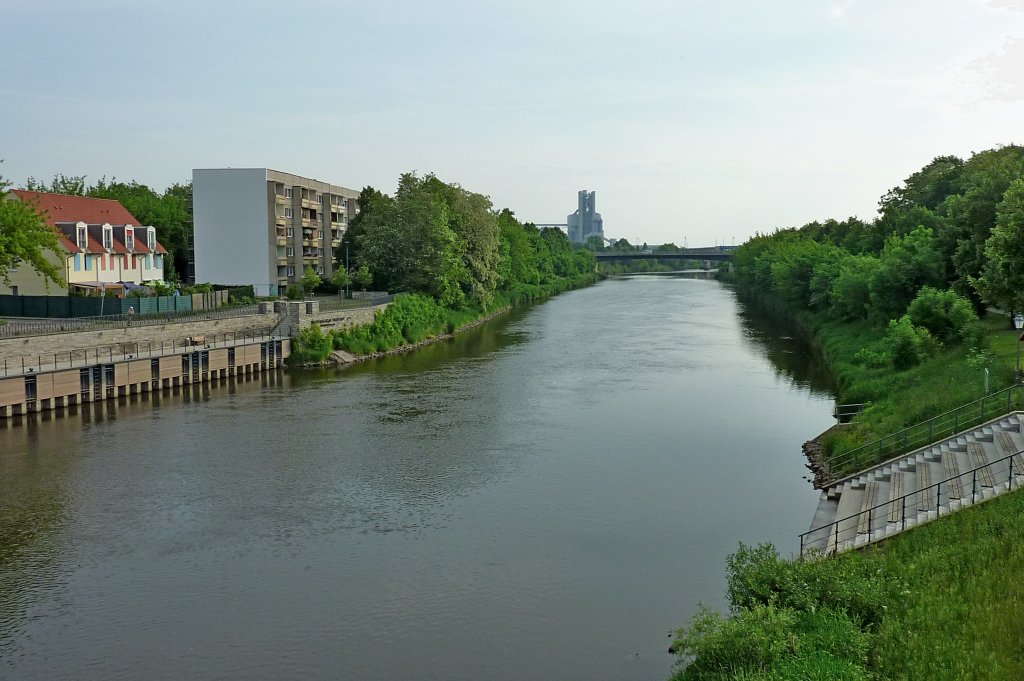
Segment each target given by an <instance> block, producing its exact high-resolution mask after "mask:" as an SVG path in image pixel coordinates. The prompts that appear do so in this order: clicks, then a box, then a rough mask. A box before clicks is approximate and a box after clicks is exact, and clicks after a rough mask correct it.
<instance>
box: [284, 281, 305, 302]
mask: <svg viewBox="0 0 1024 681" xmlns="http://www.w3.org/2000/svg"><path fill="white" fill-rule="evenodd" d="M284 297H285V298H287V299H288V300H302V287H301V286H299V285H298V284H288V288H286V289H285V290H284Z"/></svg>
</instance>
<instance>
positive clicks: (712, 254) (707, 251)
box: [594, 246, 733, 261]
mask: <svg viewBox="0 0 1024 681" xmlns="http://www.w3.org/2000/svg"><path fill="white" fill-rule="evenodd" d="M732 252H733V249H732V248H731V247H729V246H720V247H716V248H689V249H686V250H683V251H679V252H676V253H644V252H642V251H625V252H622V253H609V252H607V251H606V252H604V253H595V254H594V255H595V257H596V258H597V259H598V260H599V261H600V260H608V261H623V260H732Z"/></svg>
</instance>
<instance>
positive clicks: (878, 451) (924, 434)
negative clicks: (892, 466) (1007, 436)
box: [823, 384, 1024, 484]
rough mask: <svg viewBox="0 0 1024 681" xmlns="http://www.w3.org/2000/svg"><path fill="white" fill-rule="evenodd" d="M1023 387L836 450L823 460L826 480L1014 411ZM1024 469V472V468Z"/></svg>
mask: <svg viewBox="0 0 1024 681" xmlns="http://www.w3.org/2000/svg"><path fill="white" fill-rule="evenodd" d="M1020 388H1021V385H1020V384H1015V385H1011V386H1010V387H1008V388H1004V389H1002V390H999V391H997V392H994V393H991V394H990V395H986V396H985V397H983V398H981V399H979V400H975V401H974V402H969V403H967V404H965V405H963V406H960V407H957V408H956V409H951V410H950V411H947V412H945V413H942V414H939V415H938V416H935V417H933V418H930V419H928V420H927V421H922V422H921V423H918V424H916V425H913V426H910V427H909V428H905V429H903V430H901V431H898V432H896V433H892V434H891V435H886V436H885V437H881V438H879V439H877V440H874V441H873V442H869V443H867V444H865V445H862V446H860V447H857V448H855V449H851V450H849V451H846V452H840V453H838V454H834V455H833V456H831V457H829V458H828V459H825V461H824V462H823V465H824V471H823V472H825V473H827V475H826V477H825V479H824V480H823V483H825V484H832V482H834V481H835V480H836V479H838V478H840V477H841V476H844V475H852V474H854V473H856V472H858V471H861V470H864V469H865V468H867V467H869V466H873V465H875V464H877V463H881V462H883V461H886V460H888V459H891V458H893V457H895V456H898V455H900V454H903V453H906V452H909V451H911V450H913V449H917V448H918V447H923V446H925V445H927V444H931V443H932V442H935V440H938V439H940V438H944V437H948V436H950V435H955V434H956V433H959V432H960V431H961V430H964V429H965V428H970V427H971V426H976V425H978V424H979V423H982V422H984V421H987V420H989V419H990V418H994V417H996V416H999V415H1000V414H1005V413H1007V412H1010V411H1013V408H1014V406H1015V404H1016V403H1017V402H1019V401H1020V395H1019V391H1020ZM1015 398H1016V399H1015ZM1021 473H1022V474H1024V471H1021Z"/></svg>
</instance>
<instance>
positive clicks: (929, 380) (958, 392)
mask: <svg viewBox="0 0 1024 681" xmlns="http://www.w3.org/2000/svg"><path fill="white" fill-rule="evenodd" d="M802 321H803V322H804V323H805V325H806V326H807V327H808V328H810V329H812V330H813V331H814V334H815V336H816V339H817V341H818V343H819V345H820V346H821V347H822V349H823V351H824V353H825V355H826V357H827V359H828V361H829V363H830V365H831V366H832V367H833V369H834V371H835V373H836V375H837V377H838V379H839V382H840V385H841V386H842V392H843V396H842V400H843V401H848V402H860V401H870V402H871V403H872V406H871V408H870V409H869V410H868V411H867V412H866V413H865V414H864V415H863V416H862V417H861V418H860V419H859V424H857V425H856V426H855V427H854V428H853V429H851V431H850V434H849V435H848V436H847V437H845V438H843V439H842V440H840V441H838V442H832V443H831V444H832V446H834V447H836V448H837V449H838V450H840V451H841V450H844V449H849V448H852V447H854V446H856V445H859V444H861V443H862V442H863V441H864V440H865V439H870V438H872V437H874V436H877V435H882V434H886V433H889V432H892V431H894V430H898V429H901V428H903V427H906V426H909V425H912V424H914V423H916V422H919V421H920V420H922V419H924V418H928V417H931V416H934V415H937V414H939V413H942V412H944V411H947V410H949V409H951V408H953V407H955V406H958V405H960V404H963V403H966V402H969V401H972V400H975V399H978V398H979V397H981V395H982V393H983V386H984V376H983V372H982V371H981V370H980V369H978V368H972V367H971V366H969V365H968V363H967V361H966V354H967V353H966V350H965V349H964V348H951V349H947V350H944V351H942V352H940V353H939V354H938V355H937V356H936V357H935V358H933V359H932V360H931V361H929V362H927V363H926V364H924V365H922V366H920V367H917V368H915V369H912V370H910V371H906V372H897V371H894V370H892V369H888V368H883V369H869V368H865V367H863V366H861V365H858V364H856V363H855V362H854V361H853V356H854V355H855V354H856V353H857V352H858V351H859V350H861V349H862V348H864V347H868V348H880V347H881V338H882V332H881V331H880V330H878V329H872V328H870V327H867V326H866V325H865V326H858V325H849V324H840V323H836V322H833V321H830V320H827V319H825V318H821V317H813V316H810V315H807V316H805V317H804V318H803V319H802ZM985 324H986V327H987V330H988V334H987V335H988V339H987V340H988V344H989V349H990V350H991V351H992V353H993V354H994V356H995V360H994V361H993V362H992V363H991V365H990V367H989V368H990V374H991V376H990V389H991V390H997V389H999V388H1002V387H1005V386H1006V385H1008V384H1009V383H1010V382H1011V381H1012V379H1013V369H1014V365H1015V362H1016V352H1017V334H1016V333H1015V332H1014V331H1013V330H1012V329H1011V328H1009V323H1008V320H1007V319H1006V318H1005V317H1003V316H997V315H992V316H990V317H989V318H988V319H986V320H985ZM825 560H826V561H834V568H830V569H828V570H827V572H830V573H833V574H834V575H836V576H835V577H834V578H833V582H832V583H831V585H830V586H829V587H828V588H827V589H826V592H827V593H832V594H836V596H835V598H836V600H837V601H839V602H840V603H842V602H847V603H853V602H856V601H858V600H860V599H862V598H867V599H868V600H873V599H878V600H879V601H880V602H882V603H884V605H883V606H882V608H883V610H882V612H883V613H884V614H883V615H882V616H881V618H880V620H876V621H875V622H873V623H869V624H862V625H861V626H863V627H864V629H863V632H864V634H866V635H867V637H868V641H869V645H868V651H867V658H866V660H846V662H844V664H846V663H849V664H851V665H852V667H850V666H842V665H840V666H839V667H836V666H834V660H833V659H832V658H828V659H826V661H825V662H822V663H818V662H816V660H818V659H819V658H822V657H825V658H827V656H828V653H827V652H826V650H827V648H826V647H819V646H818V644H816V643H815V644H808V643H807V641H812V640H825V639H827V638H828V637H829V635H830V631H831V632H832V633H833V634H834V632H835V631H838V630H837V629H835V627H831V629H830V627H829V626H828V625H826V624H823V625H820V626H818V625H812V627H811V631H810V633H809V634H806V638H803V639H800V640H797V639H791V641H796V643H791V644H790V647H789V650H788V652H787V653H785V654H784V655H783V656H782V658H781V659H782V661H781V662H777V663H774V662H773V663H770V664H766V665H758V666H757V667H755V670H754V671H751V669H750V667H745V668H744V667H743V665H740V667H741V668H743V669H744V670H743V671H740V673H739V677H737V678H745V679H751V680H752V679H783V678H807V679H812V678H814V679H816V678H821V679H826V678H838V677H840V676H841V677H843V678H876V679H929V680H943V679H1024V493H1022V492H1013V493H1010V494H1007V495H1004V496H1001V497H999V498H997V499H994V500H992V501H988V502H985V503H983V504H979V505H978V506H976V507H974V508H970V509H966V510H964V511H960V512H958V513H955V514H952V515H950V516H947V517H944V518H941V519H939V520H936V521H934V522H931V523H928V524H926V525H924V526H922V527H919V528H915V529H914V530H911V531H909V532H906V533H904V534H901V535H898V536H896V537H894V538H892V539H890V540H887V541H886V542H884V543H882V544H878V545H875V546H873V547H871V548H869V549H867V550H865V551H862V552H852V553H847V554H843V555H841V556H839V557H837V558H831V559H825ZM783 563H784V564H788V567H786V566H782V567H776V568H770V567H769V568H764V567H763V566H762V567H760V568H757V569H755V570H754V573H756V572H757V570H758V569H763V570H765V571H766V574H775V575H786V576H785V577H782V578H778V579H776V578H775V577H772V578H770V579H768V580H767V581H768V582H770V583H771V584H773V586H772V587H771V590H773V591H775V593H776V594H777V595H778V598H779V603H783V602H794V601H800V600H801V599H802V598H805V597H806V596H805V595H804V594H805V592H807V591H808V588H807V587H808V583H811V582H812V581H813V580H814V579H815V577H814V575H815V574H816V572H820V569H821V568H816V567H815V566H814V564H813V563H801V562H789V561H783ZM754 573H749V574H754ZM855 593H856V594H860V595H859V596H854V595H852V594H855ZM775 598H776V597H774V596H773V597H772V600H773V602H774V599H775ZM811 600H812V601H813V600H814V599H813V597H812V599H811ZM780 607H781V606H780ZM818 607H821V606H820V605H819V606H818ZM811 609H812V610H813V609H814V608H813V607H812V608H811ZM850 612H851V613H852V612H853V611H850ZM750 615H751V611H750V610H749V609H748V608H747V607H746V606H743V607H740V608H739V609H738V610H736V611H734V614H733V615H732V617H731V618H730V620H735V621H737V622H738V623H739V624H738V625H737V626H738V629H739V632H740V633H739V634H738V635H737V636H738V638H739V639H742V640H747V641H750V640H751V633H752V632H756V630H757V629H756V627H748V628H746V629H745V628H744V625H743V624H742V622H743V618H744V617H746V618H748V619H749V617H750ZM737 617H739V618H740V619H739V620H736V619H735V618H737ZM812 617H813V616H812ZM851 618H852V619H853V620H856V619H857V618H856V617H855V616H852V615H851ZM755 619H756V618H755ZM691 626H693V625H692V624H691ZM723 631H724V630H723ZM717 636H718V637H719V639H722V638H725V639H727V638H728V637H727V636H724V635H722V634H718V635H717ZM833 638H834V636H833ZM708 640H711V639H708ZM752 645H754V644H752ZM801 645H803V646H804V648H803V650H802V651H801ZM808 645H810V647H811V648H813V649H814V650H808V649H807V646H808ZM755 647H756V645H755ZM736 660H737V658H732V659H731V661H728V662H726V663H725V664H724V665H723V666H721V667H719V668H718V672H717V673H704V672H699V671H697V669H696V668H693V669H689V670H686V668H685V667H684V668H683V670H681V671H680V672H679V673H678V674H677V676H676V677H675V678H679V679H694V678H716V679H717V678H734V676H733V674H734V673H736V672H737V671H739V670H738V669H737V668H736ZM840 667H842V669H844V670H845V672H844V673H843V674H840V673H839V672H838V671H836V670H837V669H839V668H840ZM797 670H799V671H797ZM858 670H859V671H858ZM846 672H849V675H847V674H846Z"/></svg>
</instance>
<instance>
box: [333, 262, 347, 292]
mask: <svg viewBox="0 0 1024 681" xmlns="http://www.w3.org/2000/svg"><path fill="white" fill-rule="evenodd" d="M331 283H332V284H334V285H335V286H337V287H338V295H339V296H340V295H341V294H342V291H344V290H345V289H346V288H348V285H349V284H351V283H352V277H351V276H350V275H349V273H348V270H346V269H345V268H344V267H339V268H338V269H336V270H335V271H334V275H332V276H331Z"/></svg>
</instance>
